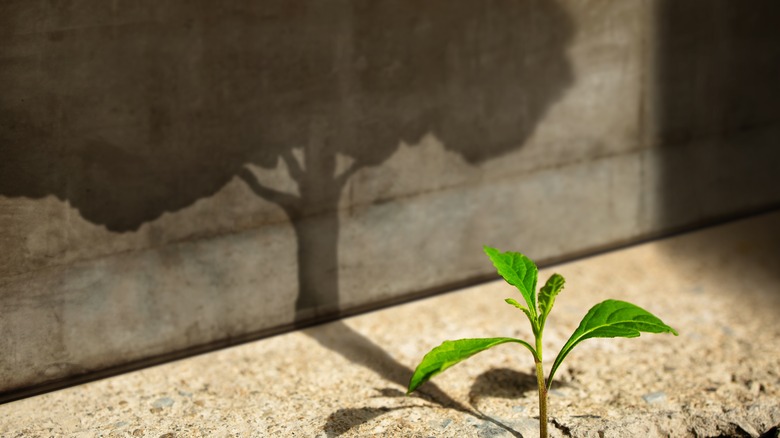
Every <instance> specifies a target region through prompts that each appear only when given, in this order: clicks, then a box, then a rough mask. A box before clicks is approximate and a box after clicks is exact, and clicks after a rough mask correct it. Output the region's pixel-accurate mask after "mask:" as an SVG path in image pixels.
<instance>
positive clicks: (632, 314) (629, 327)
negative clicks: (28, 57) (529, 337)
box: [407, 246, 677, 438]
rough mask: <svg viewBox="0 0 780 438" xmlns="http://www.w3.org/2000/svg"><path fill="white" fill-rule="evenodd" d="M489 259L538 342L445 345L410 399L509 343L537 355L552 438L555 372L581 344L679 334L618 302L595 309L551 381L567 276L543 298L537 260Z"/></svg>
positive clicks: (418, 374) (555, 279)
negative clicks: (547, 333)
mask: <svg viewBox="0 0 780 438" xmlns="http://www.w3.org/2000/svg"><path fill="white" fill-rule="evenodd" d="M485 254H487V256H488V257H489V258H490V260H491V261H492V262H493V265H494V266H495V267H496V270H497V271H498V273H499V274H500V275H501V276H502V277H504V280H506V282H507V283H509V284H511V285H512V286H515V287H516V288H517V289H518V290H519V291H520V295H521V296H522V298H523V302H518V301H517V300H515V299H514V298H507V299H506V302H507V303H508V304H510V305H512V306H514V307H517V308H518V309H520V310H521V311H522V312H523V313H524V314H525V315H526V316H527V317H528V321H529V322H530V323H531V330H532V331H533V334H534V338H535V342H534V345H531V344H530V343H528V342H526V341H523V340H521V339H515V338H477V339H459V340H457V341H444V343H442V344H441V345H439V346H438V347H436V348H434V349H433V350H431V351H430V352H428V354H426V355H425V357H423V360H422V362H420V364H419V365H418V366H417V369H415V370H414V374H413V375H412V378H411V380H410V381H409V389H408V391H407V394H408V393H411V392H413V391H414V390H415V389H417V388H418V387H419V386H420V385H422V384H423V383H425V382H426V381H428V380H429V379H430V378H431V377H433V376H435V375H437V374H439V373H441V372H442V371H444V370H446V369H447V368H449V367H451V366H453V365H455V364H457V363H458V362H460V361H462V360H464V359H468V358H469V357H471V356H473V355H475V354H477V353H479V352H480V351H484V350H487V349H488V348H490V347H494V346H496V345H500V344H506V343H509V342H512V343H516V344H520V345H522V346H524V347H525V348H527V349H528V351H530V352H531V355H532V356H533V358H534V362H535V363H536V379H537V385H538V387H539V434H540V436H541V437H542V438H547V393H548V392H549V391H550V387H551V386H552V381H553V377H554V376H555V372H556V371H557V370H558V368H559V367H560V366H561V363H562V362H563V359H565V358H566V356H568V354H569V353H570V352H571V350H572V349H573V348H574V347H575V346H576V345H577V344H579V343H580V342H582V341H584V340H586V339H590V338H617V337H621V338H636V337H638V336H639V335H640V333H641V332H646V333H672V334H674V335H675V336H677V331H675V330H674V329H673V328H671V327H669V326H668V325H666V324H664V323H663V321H661V320H660V319H658V318H657V317H656V316H654V315H653V314H651V313H650V312H648V311H646V310H644V309H642V308H641V307H639V306H636V305H634V304H631V303H627V302H625V301H618V300H606V301H602V302H601V303H598V304H596V305H595V306H593V307H592V308H591V309H590V310H589V311H588V313H587V314H586V315H585V317H583V318H582V321H581V322H580V325H579V327H577V329H576V330H574V333H572V335H571V336H570V337H569V340H568V341H566V343H565V344H564V345H563V348H561V351H560V352H559V353H558V356H557V357H556V358H555V361H554V362H553V364H552V368H551V369H550V374H549V376H548V377H547V379H546V380H545V377H544V369H543V368H542V334H543V333H544V325H545V323H546V322H547V316H548V315H549V314H550V311H551V310H552V308H553V305H554V304H555V298H556V297H557V296H558V294H559V293H560V292H561V291H562V290H563V285H564V282H565V280H564V279H563V277H562V276H561V275H559V274H553V275H552V276H551V277H550V278H549V279H548V280H547V282H546V283H545V284H544V286H542V288H541V289H540V290H539V293H538V295H537V293H536V281H537V274H538V272H539V271H538V269H537V267H536V264H534V262H533V261H531V259H529V258H528V257H526V256H524V255H522V254H520V253H517V252H509V251H507V252H504V253H502V252H500V251H498V250H497V249H494V248H490V247H488V246H486V247H485Z"/></svg>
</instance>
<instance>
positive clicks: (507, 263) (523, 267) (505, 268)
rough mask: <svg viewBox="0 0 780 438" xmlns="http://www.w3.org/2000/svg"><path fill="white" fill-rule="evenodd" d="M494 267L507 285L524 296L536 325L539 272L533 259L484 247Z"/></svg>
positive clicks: (517, 253) (532, 321)
mask: <svg viewBox="0 0 780 438" xmlns="http://www.w3.org/2000/svg"><path fill="white" fill-rule="evenodd" d="M484 250H485V254H487V256H488V257H490V260H491V261H492V262H493V266H495V267H496V270H497V271H498V273H499V275H501V276H502V277H504V280H506V282H507V283H509V284H511V285H512V286H514V287H516V288H517V289H518V290H519V291H520V293H521V294H522V295H523V299H525V302H526V304H527V305H528V309H529V311H530V313H531V315H533V317H530V318H531V323H532V324H535V323H536V277H537V275H538V272H539V270H538V269H537V268H536V265H535V264H534V262H533V261H531V259H529V258H528V257H526V256H524V255H522V254H520V253H519V252H510V251H507V252H504V253H502V252H500V251H499V250H497V249H495V248H491V247H489V246H485V247H484Z"/></svg>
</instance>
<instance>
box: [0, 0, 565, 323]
mask: <svg viewBox="0 0 780 438" xmlns="http://www.w3.org/2000/svg"><path fill="white" fill-rule="evenodd" d="M65 8H67V7H65ZM177 8H178V9H177ZM17 9H19V10H17ZM21 9H23V8H21ZM21 9H20V8H14V7H9V8H8V10H7V11H5V14H4V15H5V18H4V19H3V23H5V24H7V25H8V26H4V27H6V28H8V29H10V31H11V32H12V33H19V34H25V35H26V34H28V33H31V36H30V37H29V41H28V42H26V43H25V42H18V43H17V44H19V46H18V47H16V49H17V50H18V52H19V53H18V56H16V57H14V58H13V59H14V68H9V69H3V71H2V72H0V84H2V85H0V93H2V94H4V95H5V96H6V98H5V99H3V100H2V101H0V118H1V119H2V120H3V123H2V124H0V156H2V157H3V160H0V195H2V196H8V197H26V198H42V197H45V196H49V195H54V196H55V197H57V198H58V199H60V200H62V201H67V202H68V203H69V204H70V205H71V206H72V207H75V208H76V209H77V210H78V212H79V213H80V214H81V216H82V217H83V218H84V219H86V220H88V221H90V222H92V223H94V224H98V225H102V226H104V227H105V228H106V229H108V230H110V231H113V232H117V233H123V232H130V231H135V230H137V229H138V228H139V227H140V226H141V225H142V224H144V223H146V222H151V221H154V220H155V219H157V218H159V217H160V216H161V215H162V214H163V213H165V212H174V211H178V210H180V209H183V208H185V207H188V206H190V205H192V204H193V203H194V202H195V201H197V200H199V199H203V198H207V197H210V196H212V195H214V194H215V193H216V192H218V191H219V190H220V189H221V188H222V187H223V186H224V185H225V184H227V183H228V182H229V181H231V180H232V179H234V178H235V177H238V178H240V179H241V180H243V181H244V182H245V183H246V184H247V185H248V187H249V188H250V189H251V190H252V191H253V192H254V193H255V194H256V195H257V196H258V197H259V198H261V199H263V200H265V201H268V202H271V203H274V204H276V205H278V206H279V207H280V208H281V209H282V210H283V211H284V212H285V214H286V215H287V217H288V218H289V219H290V222H291V224H292V226H293V228H294V230H295V233H296V237H297V244H298V251H297V254H298V268H299V271H298V282H299V295H298V298H297V301H296V306H295V309H296V320H297V321H309V320H313V319H316V318H318V317H321V316H324V315H331V316H332V315H335V313H336V311H337V310H338V309H339V308H340V305H339V293H338V292H339V287H338V267H339V262H338V260H339V257H338V242H339V240H338V236H339V230H340V223H339V214H338V204H339V200H340V199H341V195H342V191H343V189H344V186H345V184H346V183H347V181H349V179H350V177H351V176H353V175H354V174H355V173H356V172H358V171H360V170H361V169H364V168H366V167H371V166H378V165H380V164H382V163H383V162H384V161H386V160H387V159H388V158H389V157H390V156H392V155H393V154H394V153H395V151H396V150H397V149H398V147H399V145H400V144H402V143H406V144H411V145H413V144H417V143H419V141H420V139H421V138H422V137H423V136H424V135H426V134H432V135H434V136H435V137H436V138H438V139H439V140H440V141H441V142H442V143H443V144H444V146H445V148H446V149H448V150H449V151H452V152H455V153H457V154H459V155H461V156H462V157H463V158H464V159H465V160H466V161H468V162H470V163H473V164H477V163H480V162H483V161H485V160H488V159H490V158H495V157H499V156H501V155H502V154H505V153H508V152H510V151H512V150H515V149H517V148H519V147H521V146H522V144H523V143H524V141H525V139H527V138H528V136H529V135H530V134H531V133H532V132H533V130H534V128H535V126H536V124H537V123H538V122H539V120H541V118H542V116H543V115H544V114H545V112H546V110H547V108H549V107H550V105H551V104H552V103H553V102H554V101H556V100H557V99H558V98H559V97H560V96H561V95H562V92H563V90H564V89H565V88H566V87H567V86H568V85H569V84H570V83H571V81H572V72H571V67H570V65H569V62H568V61H567V59H566V56H565V49H566V45H567V44H568V42H569V39H570V38H571V35H572V25H571V22H570V20H569V19H568V17H567V16H566V14H565V12H564V11H563V10H562V9H561V8H560V6H559V5H558V4H557V3H556V2H553V1H549V2H535V1H530V0H511V1H504V2H495V3H494V2H486V3H471V2H464V3H457V4H453V3H452V2H451V1H447V0H432V1H427V2H424V3H422V4H421V3H420V2H416V1H412V0H402V1H397V0H396V1H390V0H380V1H373V2H362V1H341V2H336V3H328V4H323V3H321V2H314V1H306V2H296V3H290V2H288V1H284V0H264V1H262V2H249V3H246V2H244V3H241V4H238V5H232V6H230V7H224V8H217V7H214V6H213V5H212V4H211V3H209V2H205V1H196V2H194V3H191V2H184V1H183V0H180V1H178V2H173V3H171V4H168V6H167V7H166V8H163V9H160V10H156V9H154V10H153V8H144V7H139V8H138V9H137V10H135V11H133V12H134V13H135V14H138V15H139V16H138V17H135V18H137V19H139V20H140V21H143V20H144V17H145V15H144V14H151V15H153V19H151V18H150V19H149V20H147V21H145V22H148V24H145V25H144V26H137V27H129V28H127V29H124V30H123V31H122V32H116V29H114V28H113V27H111V26H102V27H101V26H95V27H89V26H87V27H83V26H82V27H75V28H73V29H72V30H70V31H68V32H64V31H61V30H58V29H57V28H56V26H54V27H55V29H50V30H49V31H47V32H39V31H37V28H36V32H37V33H34V32H31V30H30V29H27V28H26V27H25V26H29V24H28V23H29V22H28V21H27V20H26V19H25V15H24V13H25V11H22V10H21ZM180 10H186V11H188V12H187V14H186V17H182V16H181V14H180V13H179V11H180ZM111 13H112V12H111V11H108V10H106V11H103V10H102V9H101V10H100V11H96V12H95V14H96V18H95V19H99V17H100V14H108V15H109V16H111V15H110V14H111ZM63 16H64V17H68V15H67V14H63ZM111 17H112V16H111ZM109 18H110V17H109ZM147 18H148V17H147ZM107 20H109V19H108V18H107ZM109 21H110V20H109ZM60 25H61V26H62V27H65V28H68V29H70V28H71V27H69V25H68V23H67V19H64V21H63V23H60ZM14 53H16V52H14ZM30 53H32V54H34V56H32V55H29V54H30ZM339 157H342V158H345V159H346V162H348V163H349V164H348V165H345V166H341V167H340V166H339ZM282 165H283V166H284V167H285V168H286V169H287V173H288V176H289V178H290V179H291V180H292V182H293V183H294V185H295V186H297V193H291V192H286V191H284V190H281V189H279V188H278V187H274V186H273V184H270V183H267V182H264V181H262V179H261V178H258V177H257V175H256V174H254V173H253V172H252V171H251V170H250V167H248V166H254V167H260V168H265V169H276V168H280V167H281V166H282ZM158 238H160V239H163V240H164V239H165V235H164V233H163V234H161V235H158ZM159 243H161V242H157V244H159ZM162 243H164V242H162Z"/></svg>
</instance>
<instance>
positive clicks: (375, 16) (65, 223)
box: [0, 0, 780, 399]
mask: <svg viewBox="0 0 780 438" xmlns="http://www.w3.org/2000/svg"><path fill="white" fill-rule="evenodd" d="M682 3H683V2H674V1H671V0H669V1H658V2H622V1H618V0H614V1H587V2H582V1H574V0H571V1H525V0H522V1H521V0H518V1H493V2H491V1H482V2H452V1H449V0H440V1H427V2H412V1H400V2H399V1H397V0H393V1H389V0H388V1H383V0H379V1H372V2H362V1H335V0H334V1H328V2H314V1H312V2H308V1H303V2H289V1H282V0H279V1H275V0H274V1H271V0H263V1H256V2H248V1H235V2H225V3H221V4H220V5H215V4H214V3H213V2H206V1H202V2H201V1H197V2H184V1H170V2H154V1H141V2H139V1H136V2H101V1H90V0H86V1H80V2H78V1H71V2H53V3H52V4H51V5H48V6H46V5H44V4H42V3H30V2H23V1H18V2H13V1H12V2H4V3H3V4H2V5H0V96H2V97H0V246H1V247H2V251H0V333H2V337H0V351H2V355H0V394H2V395H3V397H5V398H6V399H7V398H9V397H14V396H18V395H19V394H21V393H22V392H23V391H25V388H27V389H28V390H29V389H30V388H32V389H33V390H34V389H35V388H43V387H44V386H41V385H46V384H51V383H53V384H55V385H56V384H59V382H64V381H67V379H72V378H74V377H78V376H85V375H86V376H89V375H94V373H95V372H96V371H101V370H111V369H118V368H116V367H121V366H123V365H127V364H133V363H135V364H140V363H144V362H143V361H145V360H148V359H152V360H154V358H161V357H166V355H171V354H174V355H175V354H177V352H186V351H193V349H197V348H198V347H204V348H208V347H210V346H216V345H224V344H227V343H230V342H234V341H236V340H241V339H247V338H251V337H252V336H257V335H259V334H263V333H268V332H269V331H273V330H279V329H282V328H284V327H290V326H292V325H293V324H302V323H306V322H310V321H314V320H316V319H319V318H326V317H329V316H332V315H335V314H337V313H338V312H340V311H342V312H343V311H349V310H350V309H358V308H362V307H365V306H369V307H370V306H371V305H372V304H376V303H382V302H388V301H392V300H395V299H399V298H401V297H407V296H412V295H414V294H419V293H423V292H426V291H432V290H443V289H446V288H447V287H450V286H452V285H457V284H461V283H463V282H467V281H474V280H476V279H480V278H486V276H489V275H491V267H490V264H489V263H486V259H485V257H484V256H483V255H482V253H481V246H482V245H483V244H490V245H494V246H498V247H500V248H502V249H513V250H520V251H523V252H524V253H526V254H528V255H529V256H531V257H532V258H535V259H538V260H548V261H549V260H560V259H565V258H567V257H571V256H573V255H577V254H583V253H586V252H588V251H593V250H595V249H600V248H605V247H609V246H613V245H617V244H622V243H626V242H631V241H635V240H637V239H640V238H643V237H646V236H650V235H656V234H659V233H663V232H667V231H669V230H672V229H676V228H679V227H684V226H690V225H692V224H698V223H703V222H706V221H709V220H714V219H717V218H720V217H725V216H729V215H734V214H740V213H744V212H747V211H753V210H757V209H762V208H769V207H772V206H776V205H778V203H780V190H778V187H780V174H778V172H777V169H780V110H779V109H778V104H777V102H778V98H780V84H778V81H777V78H778V77H780V29H778V27H777V26H776V25H775V23H776V20H775V19H776V18H777V17H778V12H780V11H778V7H777V6H776V3H773V2H769V1H766V2H753V3H750V5H741V4H740V3H738V2H712V1H695V2H684V4H682ZM748 6H749V7H748ZM410 317H416V316H410ZM400 323H403V322H402V321H399V324H400Z"/></svg>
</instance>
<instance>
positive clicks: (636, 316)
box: [547, 300, 677, 387]
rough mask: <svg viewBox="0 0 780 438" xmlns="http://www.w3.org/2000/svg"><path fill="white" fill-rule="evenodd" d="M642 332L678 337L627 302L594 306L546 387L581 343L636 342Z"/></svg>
mask: <svg viewBox="0 0 780 438" xmlns="http://www.w3.org/2000/svg"><path fill="white" fill-rule="evenodd" d="M640 332H647V333H672V334H674V335H675V336H677V331H676V330H675V329H673V328H671V327H669V326H668V325H666V324H664V322H663V321H661V320H660V319H658V317H656V316H655V315H653V314H652V313H650V312H648V311H647V310H645V309H642V308H641V307H639V306H636V305H634V304H631V303H627V302H625V301H618V300H606V301H603V302H601V303H599V304H596V305H595V306H593V307H592V308H591V309H590V310H589V311H588V313H587V314H586V315H585V317H584V318H582V322H580V325H579V327H577V329H576V330H574V333H572V335H571V337H570V338H569V340H568V341H566V344H565V345H564V346H563V348H562V349H561V351H560V353H558V357H556V358H555V362H554V363H553V366H552V369H551V370H550V376H549V378H548V380H547V386H548V387H549V386H550V384H551V383H552V379H553V376H554V375H555V371H556V370H557V369H558V367H559V366H560V365H561V363H562V362H563V359H564V358H566V356H567V355H568V354H569V352H571V350H572V349H573V348H574V347H575V346H576V345H577V344H579V343H580V342H582V341H584V340H585V339H589V338H617V337H622V338H636V337H638V336H639V335H640Z"/></svg>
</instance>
